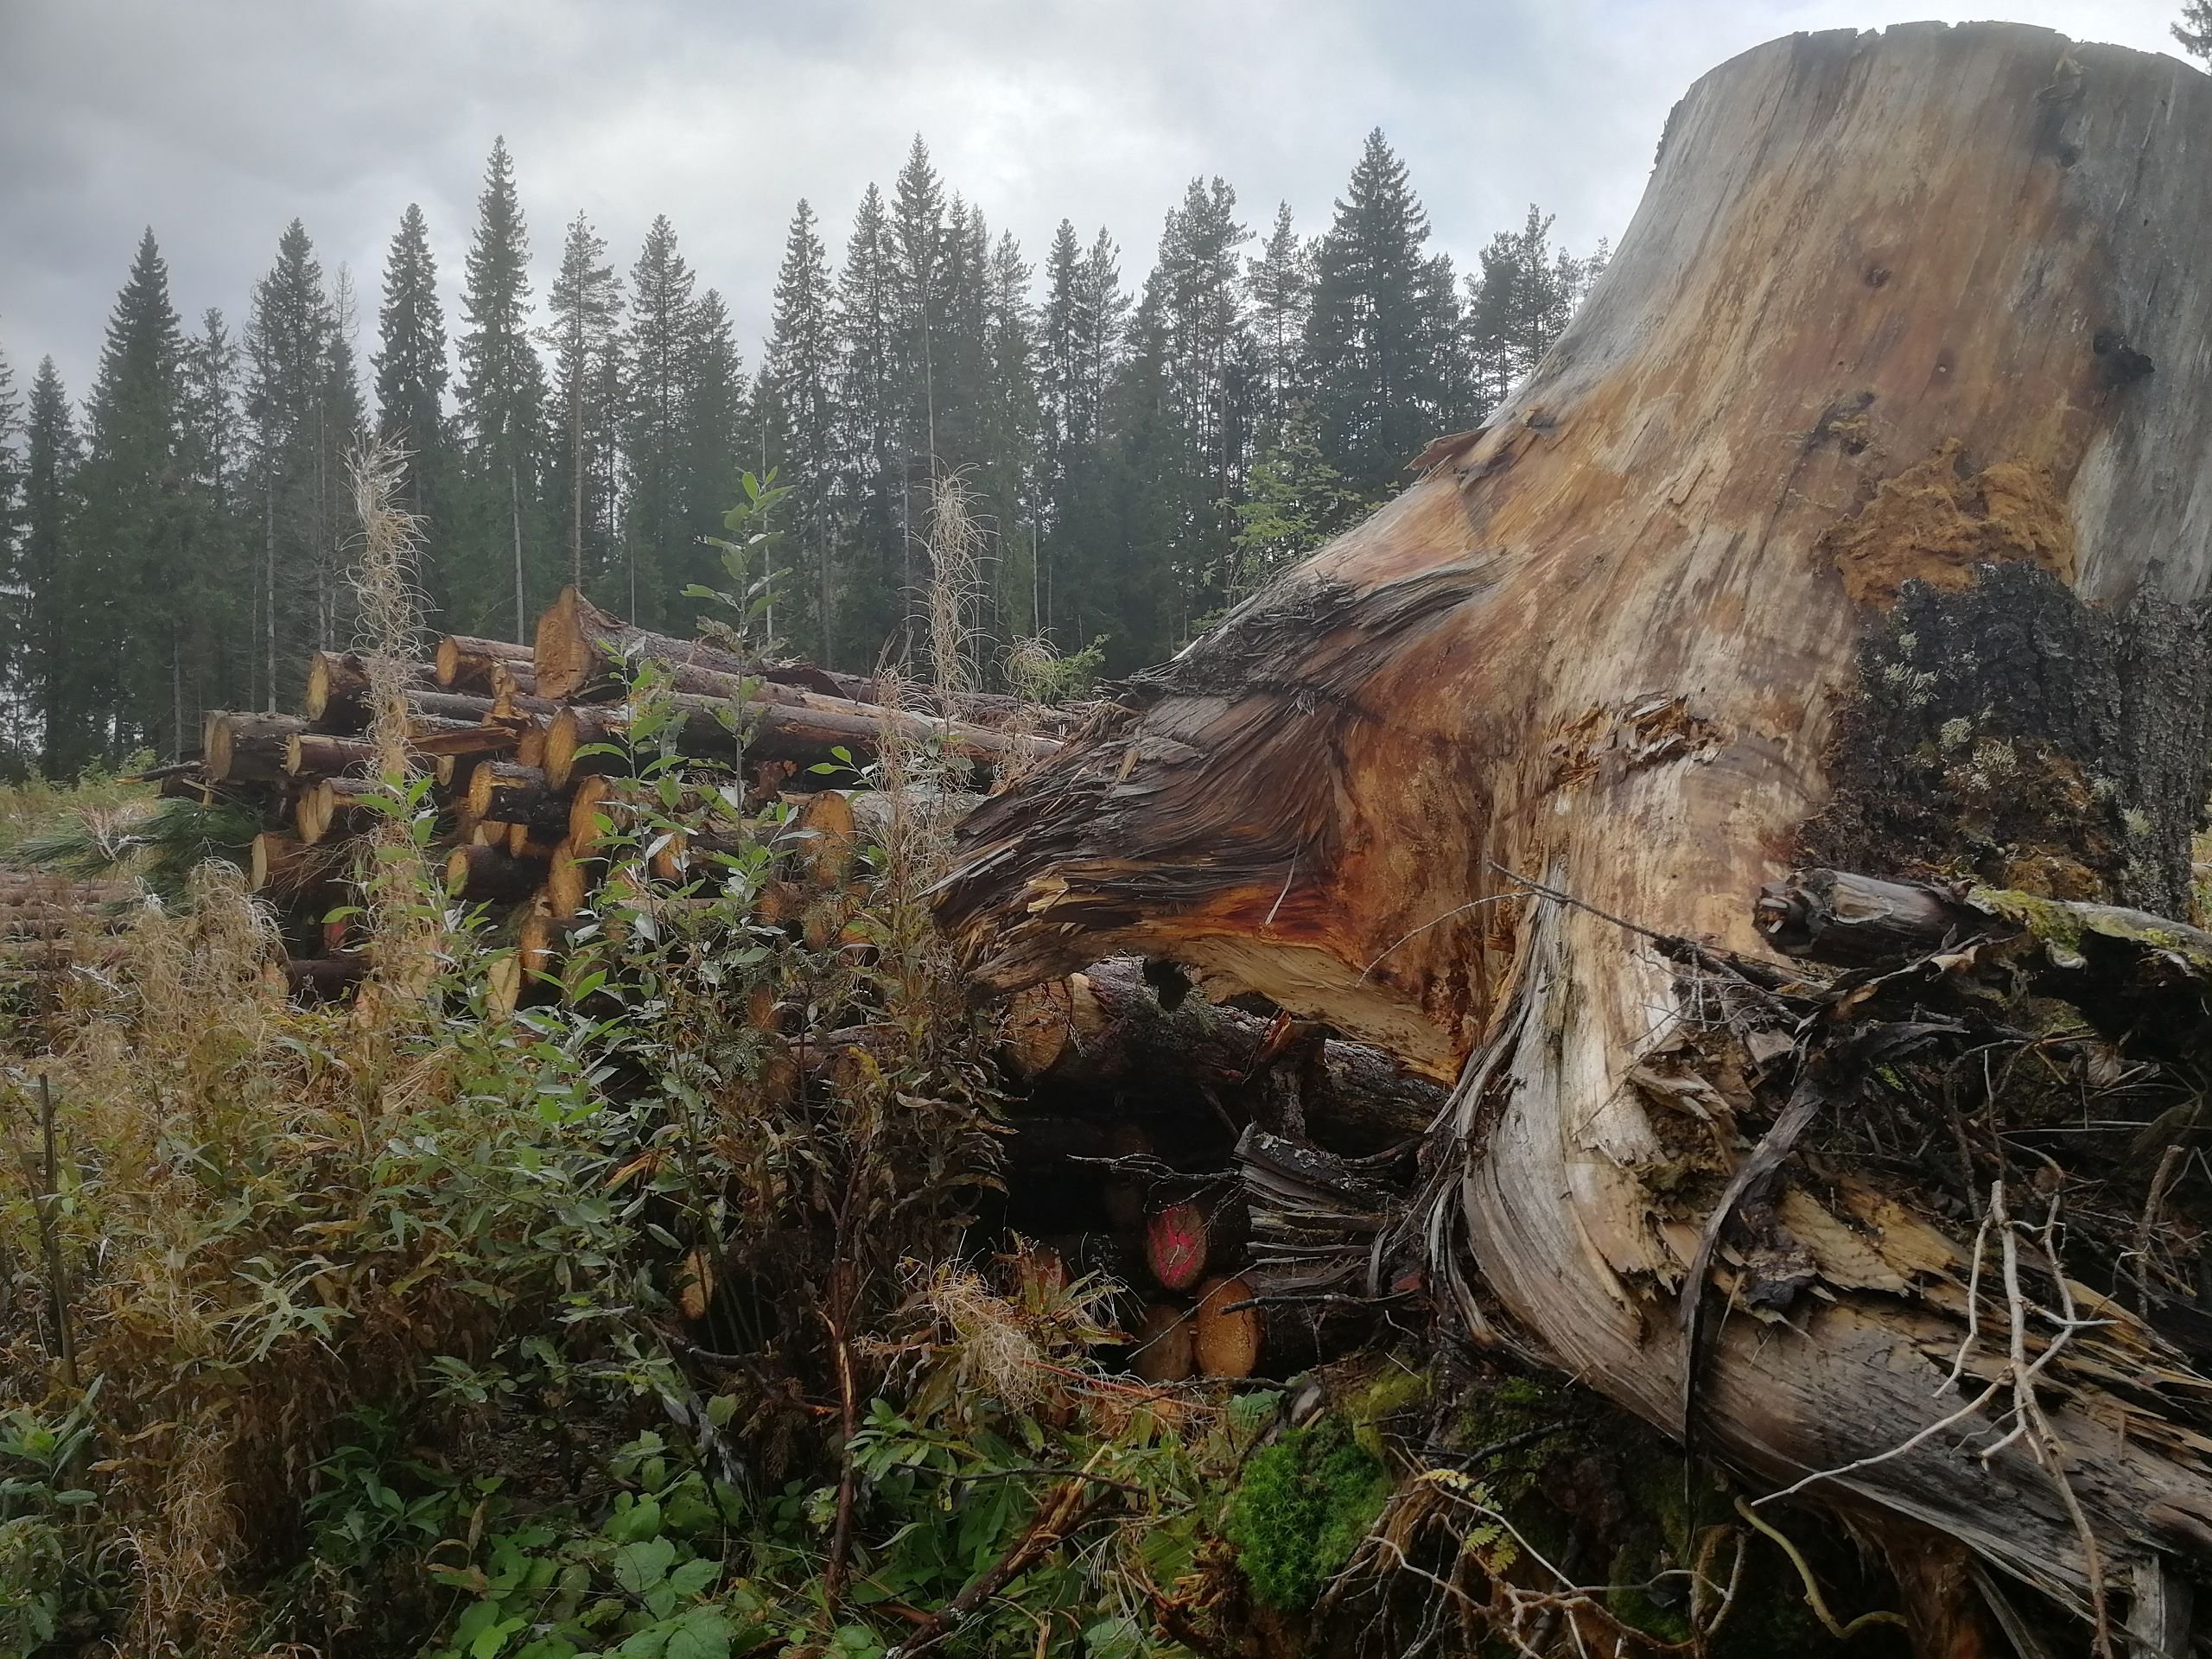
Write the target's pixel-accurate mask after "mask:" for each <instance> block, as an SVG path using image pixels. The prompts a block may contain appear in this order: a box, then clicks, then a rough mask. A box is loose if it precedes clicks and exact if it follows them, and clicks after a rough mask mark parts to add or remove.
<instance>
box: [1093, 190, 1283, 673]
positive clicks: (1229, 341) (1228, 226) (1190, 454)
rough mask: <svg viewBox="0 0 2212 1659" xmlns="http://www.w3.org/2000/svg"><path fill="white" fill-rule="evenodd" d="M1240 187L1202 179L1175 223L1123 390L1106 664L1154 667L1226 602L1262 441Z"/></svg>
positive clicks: (1167, 230)
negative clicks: (1254, 398)
mask: <svg viewBox="0 0 2212 1659" xmlns="http://www.w3.org/2000/svg"><path fill="white" fill-rule="evenodd" d="M1248 236H1249V232H1247V231H1246V230H1245V229H1244V227H1243V226H1241V225H1239V224H1238V223H1237V222H1236V193H1235V192H1234V191H1233V190H1231V189H1230V188H1229V186H1228V185H1227V184H1226V183H1224V181H1221V180H1220V179H1214V180H1212V181H1205V180H1198V179H1194V180H1192V181H1191V184H1190V187H1189V188H1188V189H1187V190H1186V191H1185V193H1184V197H1183V200H1182V202H1181V203H1180V204H1179V206H1178V207H1176V208H1175V209H1174V210H1173V211H1172V212H1171V213H1169V214H1168V215H1167V219H1166V225H1165V226H1163V227H1162V229H1161V232H1160V255H1159V259H1158V261H1157V263H1156V264H1154V268H1153V271H1152V275H1151V276H1150V277H1148V278H1147V280H1146V283H1145V291H1144V298H1143V301H1142V302H1141V304H1140V305H1139V307H1138V310H1137V326H1136V328H1135V347H1134V350H1133V353H1132V356H1131V363H1130V372H1129V373H1128V377H1127V378H1126V380H1125V382H1124V385H1123V386H1122V397H1121V408H1122V419H1121V430H1120V442H1121V444H1122V454H1121V458H1120V467H1119V469H1118V471H1119V475H1120V480H1121V482H1120V488H1121V490H1122V502H1121V504H1120V505H1119V507H1118V509H1117V511H1116V515H1115V516H1116V518H1117V520H1118V521H1119V522H1120V524H1121V526H1122V529H1121V535H1122V541H1121V545H1120V546H1119V548H1118V549H1117V550H1116V553H1117V555H1118V557H1117V559H1116V562H1115V563H1114V564H1113V565H1112V566H1110V567H1109V569H1105V570H1103V571H1100V572H1097V573H1096V574H1097V575H1103V576H1104V577H1105V578H1106V579H1107V580H1108V581H1109V582H1110V586H1111V591H1112V593H1113V594H1114V595H1115V598H1116V607H1115V609H1116V618H1115V624H1114V626H1113V628H1112V635H1113V637H1112V639H1111V640H1110V641H1109V647H1108V661H1109V663H1111V664H1114V665H1115V666H1116V667H1117V668H1121V667H1135V666H1138V665H1140V664H1142V663H1148V662H1156V661H1158V660H1159V659H1160V658H1161V657H1163V656H1165V655H1166V654H1167V653H1168V652H1170V651H1172V650H1173V648H1174V646H1175V645H1177V644H1179V642H1180V639H1181V638H1182V637H1183V636H1184V635H1185V633H1186V632H1188V631H1189V629H1190V626H1191V625H1192V622H1193V621H1194V620H1196V619H1197V618H1198V617H1199V616H1201V615H1204V614H1205V613H1208V612H1210V611H1211V610H1213V609H1215V608H1217V607H1218V605H1219V603H1220V601H1221V599H1222V597H1223V596H1224V594H1226V592H1227V590H1228V588H1229V585H1230V580H1231V576H1232V572H1233V569H1234V564H1235V560H1236V531H1237V521H1236V514H1235V506H1236V500H1237V499H1238V498H1239V496H1240V495H1241V493H1242V488H1243V475H1244V468H1245V463H1246V460H1247V454H1248V451H1249V443H1250V432H1251V414H1250V400H1249V394H1248V388H1247V385H1246V373H1245V371H1246V369H1247V367H1248V365H1249V359H1250V352H1249V337H1248V336H1247V334H1246V333H1245V330H1244V323H1243V316H1242V315H1241V313H1240V310H1239V308H1238V304H1237V294H1238V288H1239V283H1238V280H1237V279H1238V277H1239V276H1240V275H1241V266H1240V264H1239V260H1238V257H1237V249H1238V247H1239V246H1240V245H1242V244H1243V241H1244V240H1245V239H1246V238H1247V237H1248Z"/></svg>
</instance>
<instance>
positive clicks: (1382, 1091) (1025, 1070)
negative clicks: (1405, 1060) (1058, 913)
mask: <svg viewBox="0 0 2212 1659" xmlns="http://www.w3.org/2000/svg"><path fill="white" fill-rule="evenodd" d="M1274 1030H1275V1026H1274V1022H1273V1021H1271V1020H1267V1019H1264V1018H1262V1017H1261V1016H1259V1015H1257V1014H1247V1013H1245V1012H1244V1011H1243V1009H1241V1008H1232V1007H1222V1006H1218V1005H1217V1004H1213V1003H1210V1002H1208V1001H1206V1000H1205V998H1204V997H1202V996H1198V995H1185V996H1184V997H1183V998H1182V999H1181V1000H1180V1001H1179V1002H1177V1004H1176V1006H1175V1007H1174V1008H1173V1010H1172V1011H1171V1010H1169V1009H1166V1008H1163V1007H1161V1006H1160V999H1159V997H1158V996H1157V995H1155V994H1154V990H1153V988H1152V987H1151V986H1150V985H1149V984H1147V982H1146V981H1145V976H1144V964H1143V963H1140V962H1137V961H1136V960H1135V959H1134V958H1131V957H1116V958H1115V959H1113V960H1111V961H1108V962H1101V963H1092V964H1091V965H1090V967H1089V968H1087V969H1084V971H1083V972H1082V973H1079V974H1071V975H1069V976H1067V977H1066V978H1065V979H1063V980H1059V981H1056V982H1053V983H1051V984H1049V985H1045V986H1041V987H1039V988H1035V989H1033V990H1031V991H1027V992H1025V993H1024V994H1023V995H1020V996H1019V997H1017V998H1016V999H1015V1000H1014V1005H1013V1007H1011V1008H1010V1009H1009V1011H1008V1013H1007V1020H1006V1024H1005V1027H1004V1030H1003V1034H1002V1038H1001V1042H1002V1049H1001V1052H1002V1053H1003V1055H1004V1057H1005V1059H1006V1061H1007V1065H1008V1067H1009V1068H1010V1069H1011V1070H1012V1071H1014V1075H1015V1076H1016V1077H1021V1078H1024V1079H1027V1080H1028V1081H1029V1082H1030V1083H1031V1084H1032V1085H1033V1087H1037V1088H1053V1089H1058V1088H1071V1087H1076V1088H1087V1089H1096V1090H1121V1089H1124V1088H1128V1087H1131V1086H1134V1085H1137V1084H1143V1085H1144V1086H1146V1087H1147V1088H1150V1089H1154V1090H1161V1091H1168V1092H1179V1093H1185V1094H1187V1095H1189V1096H1191V1097H1192V1103H1194V1104H1197V1103H1198V1100H1197V1096H1198V1095H1199V1094H1201V1093H1202V1092H1203V1091H1205V1090H1214V1091H1216V1092H1222V1091H1231V1092H1233V1091H1236V1090H1244V1089H1247V1088H1249V1087H1250V1086H1252V1085H1253V1084H1255V1083H1257V1082H1259V1081H1261V1080H1262V1078H1263V1077H1264V1076H1265V1074H1266V1073H1267V1071H1268V1068H1269V1066H1270V1065H1273V1064H1274V1063H1275V1057H1274V1056H1271V1054H1270V1035H1271V1033H1273V1032H1274ZM1281 1060H1282V1063H1283V1064H1284V1065H1287V1066H1288V1067H1289V1068H1290V1070H1291V1072H1292V1076H1291V1077H1290V1079H1289V1081H1290V1083H1291V1084H1292V1085H1293V1086H1294V1090H1295V1093H1296V1098H1297V1101H1298V1103H1299V1108H1300V1111H1301V1112H1302V1114H1303V1116H1305V1117H1306V1120H1307V1122H1308V1125H1309V1126H1310V1128H1312V1130H1313V1133H1315V1134H1316V1135H1320V1136H1322V1137H1323V1138H1325V1140H1327V1141H1329V1142H1330V1143H1331V1144H1332V1145H1337V1146H1341V1147H1343V1148H1344V1149H1345V1150H1346V1151H1350V1152H1357V1153H1368V1152H1376V1151H1380V1150H1382V1149H1383V1148H1384V1147H1391V1146H1395V1145H1400V1144H1402V1143H1404V1142H1407V1141H1411V1140H1412V1139H1414V1138H1415V1137H1417V1136H1419V1135H1421V1134H1422V1133H1424V1132H1425V1131H1426V1130H1427V1128H1428V1127H1429V1125H1430V1124H1431V1123H1432V1122H1434V1121H1435V1118H1436V1116H1437V1114H1438V1113H1439V1112H1440V1110H1442V1109H1443V1106H1444V1100H1445V1092H1444V1090H1442V1089H1441V1088H1440V1087H1439V1086H1438V1085H1437V1084H1435V1083H1433V1082H1432V1081H1430V1080H1429V1079H1427V1078H1425V1077H1418V1076H1415V1075H1413V1074H1410V1073H1408V1071H1406V1069H1405V1068H1404V1067H1402V1065H1399V1064H1398V1063H1397V1062H1396V1061H1395V1060H1394V1059H1393V1058H1391V1057H1390V1056H1389V1055H1388V1054H1385V1053H1383V1052H1381V1051H1380V1050H1377V1049H1375V1048H1371V1047H1369V1046H1365V1045H1363V1044H1359V1043H1348V1042H1343V1041H1339V1040H1336V1039H1330V1040H1328V1041H1325V1042H1323V1043H1321V1044H1319V1046H1318V1049H1316V1048H1312V1047H1309V1048H1307V1049H1306V1050H1305V1051H1304V1052H1300V1053H1296V1054H1286V1055H1283V1056H1282V1057H1281Z"/></svg>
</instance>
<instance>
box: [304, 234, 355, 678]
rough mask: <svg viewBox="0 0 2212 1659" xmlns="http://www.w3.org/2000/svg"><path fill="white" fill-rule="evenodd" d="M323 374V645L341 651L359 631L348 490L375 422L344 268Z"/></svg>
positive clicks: (319, 560) (319, 645)
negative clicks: (364, 398)
mask: <svg viewBox="0 0 2212 1659" xmlns="http://www.w3.org/2000/svg"><path fill="white" fill-rule="evenodd" d="M324 304H325V317H326V322H325V326H324V328H323V342H322V361H321V373H320V374H319V376H318V377H317V379H316V382H315V649H316V650H318V651H334V650H338V649H340V648H341V647H343V646H345V645H347V644H350V643H351V641H352V638H353V586H352V583H351V582H348V581H347V579H346V564H347V559H346V546H347V543H349V542H350V541H351V540H352V538H353V527H354V523H355V520H354V517H353V492H352V490H351V489H350V488H349V487H348V479H349V476H350V474H349V467H350V466H351V463H352V460H353V451H354V448H355V447H356V446H357V445H358V444H359V442H360V439H361V434H362V431H363V429H365V426H366V425H367V414H366V410H365V409H364V408H363V406H362V403H361V378H360V372H359V364H358V361H357V356H356V352H355V348H354V338H355V335H356V334H357V333H358V330H359V302H358V301H357V300H356V298H355V296H354V291H353V274H352V273H351V272H350V271H348V270H346V267H345V266H343V265H340V266H339V268H338V275H337V277H336V278H335V279H334V281H333V282H332V283H331V287H330V291H329V294H328V296H327V298H326V300H325V302H324Z"/></svg>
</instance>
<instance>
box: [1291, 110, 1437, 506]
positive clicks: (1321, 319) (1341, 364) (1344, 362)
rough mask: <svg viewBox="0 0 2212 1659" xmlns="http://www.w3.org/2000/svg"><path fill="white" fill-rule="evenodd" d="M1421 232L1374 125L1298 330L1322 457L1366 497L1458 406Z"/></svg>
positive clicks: (1396, 165)
mask: <svg viewBox="0 0 2212 1659" xmlns="http://www.w3.org/2000/svg"><path fill="white" fill-rule="evenodd" d="M1427 240H1428V215H1427V213H1426V212H1424V211H1423V210H1422V207H1421V202H1420V200H1419V199H1418V198H1417V197H1415V196H1414V192H1413V188H1412V186H1411V185H1410V183H1409V182H1408V180H1407V176H1406V168H1405V164H1404V163H1403V162H1401V161H1399V159H1398V158H1397V156H1395V155H1394V154H1393V153H1392V152H1391V149H1390V147H1389V144H1388V143H1385V142H1384V140H1383V133H1382V130H1381V129H1380V128H1377V129H1376V130H1375V131H1373V132H1370V134H1369V135H1368V137H1367V144H1366V148H1365V149H1364V150H1363V153H1362V154H1361V156H1360V158H1359V162H1358V164H1357V166H1356V167H1354V168H1353V169H1352V175H1351V184H1350V186H1349V187H1348V188H1347V189H1346V190H1345V193H1344V196H1343V198H1342V199H1341V200H1338V202H1337V204H1336V217H1335V219H1334V220H1333V222H1332V224H1331V226H1330V227H1329V230H1328V232H1327V233H1326V234H1325V235H1324V236H1323V237H1322V238H1321V241H1320V245H1319V248H1318V249H1317V250H1316V251H1315V255H1314V269H1313V310H1312V315H1311V317H1310V319H1309V321H1308V322H1307V324H1306V364H1307V372H1308V373H1309V374H1310V376H1311V377H1312V395H1313V412H1314V416H1315V419H1316V421H1317V423H1318V429H1319V442H1320V448H1321V453H1322V455H1323V456H1324V458H1325V459H1326V460H1327V461H1328V462H1329V464H1330V466H1331V467H1334V468H1335V469H1336V470H1337V471H1338V473H1340V474H1342V475H1343V476H1344V478H1345V480H1348V481H1349V482H1350V483H1351V486H1352V487H1353V488H1355V489H1357V490H1358V491H1360V492H1361V493H1363V495H1365V496H1366V497H1367V499H1370V500H1375V501H1379V500H1381V499H1383V498H1384V497H1385V496H1387V495H1389V493H1391V492H1393V491H1394V490H1395V489H1396V488H1397V487H1398V486H1400V485H1401V484H1402V483H1403V482H1404V481H1405V472H1404V468H1405V466H1406V463H1407V462H1408V461H1410V460H1411V459H1412V458H1413V457H1414V455H1415V454H1418V453H1419V452H1420V451H1421V448H1422V447H1423V446H1424V445H1425V444H1426V443H1427V442H1428V441H1429V440H1430V439H1431V438H1433V437H1434V436H1436V435H1438V434H1439V433H1441V432H1445V431H1448V430H1450V429H1452V426H1453V425H1454V424H1455V423H1459V421H1460V420H1461V419H1462V418H1463V417H1464V416H1465V413H1466V404H1467V401H1468V396H1469V394H1468V391H1467V386H1466V377H1465V369H1464V367H1463V365H1462V362H1461V353H1460V350H1459V340H1458V335H1459V304H1458V296H1457V295H1456V293H1455V292H1454V289H1455V283H1454V280H1453V277H1452V267H1451V262H1450V261H1449V260H1448V259H1447V258H1446V257H1444V256H1442V255H1434V256H1432V255H1429V254H1427V252H1425V251H1424V247H1425V245H1426V244H1427Z"/></svg>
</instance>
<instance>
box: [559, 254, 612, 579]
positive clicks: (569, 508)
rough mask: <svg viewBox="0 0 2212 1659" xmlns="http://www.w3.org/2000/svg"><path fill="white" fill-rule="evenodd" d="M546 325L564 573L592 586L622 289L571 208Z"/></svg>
mask: <svg viewBox="0 0 2212 1659" xmlns="http://www.w3.org/2000/svg"><path fill="white" fill-rule="evenodd" d="M548 309H549V310H550V312H551V314H552V318H553V321H552V326H551V327H549V328H548V329H547V330H546V343H547V344H548V345H549V346H550V347H551V348H552V353H553V386H554V396H555V397H556V399H557V400H558V404H559V412H558V416H557V423H556V424H557V428H558V430H557V433H556V440H557V441H556V443H555V445H554V449H553V454H552V458H551V461H550V465H549V466H548V467H547V469H546V470H547V474H548V476H549V478H550V480H551V482H552V485H553V489H552V491H551V495H552V497H553V499H554V500H555V501H556V503H557V504H558V509H559V512H560V513H561V515H562V519H563V524H564V526H565V541H566V543H567V547H568V559H569V582H571V583H573V584H574V585H575V586H576V587H578V588H583V587H584V586H585V583H586V581H587V578H588V579H589V580H590V582H592V584H593V585H594V586H597V585H598V583H599V582H601V579H603V578H604V577H605V576H606V575H607V573H608V572H609V570H610V569H612V567H613V563H614V549H613V535H614V518H613V515H614V502H613V499H612V498H611V497H610V496H609V495H608V494H607V490H606V484H607V478H608V468H607V464H606V460H605V451H606V450H607V449H608V448H611V447H612V446H613V442H614V434H615V426H616V422H617V415H618V411H617V410H615V409H614V408H613V406H611V405H610V404H608V403H607V401H605V394H606V392H607V390H608V388H609V380H610V376H609V375H608V373H607V363H608V360H609V359H611V358H613V356H614V355H615V353H616V346H615V331H616V327H617V326H618V324H619V321H620V317H621V314H622V290H621V287H620V284H619V283H617V282H616V281H615V277H614V267H613V265H611V264H608V263H607V244H606V243H605V242H604V241H603V240H601V238H600V237H599V235H598V233H597V232H594V230H593V229H592V227H591V221H590V220H588V219H586V218H585V217H584V216H583V215H582V213H578V214H577V215H576V217H575V220H574V221H573V222H572V223H571V224H570V225H569V234H568V238H567V240H566V241H565V242H564V243H563V245H562V249H561V270H560V274H559V275H558V276H556V277H555V278H554V279H553V291H552V294H551V296H550V304H549V306H548Z"/></svg>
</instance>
